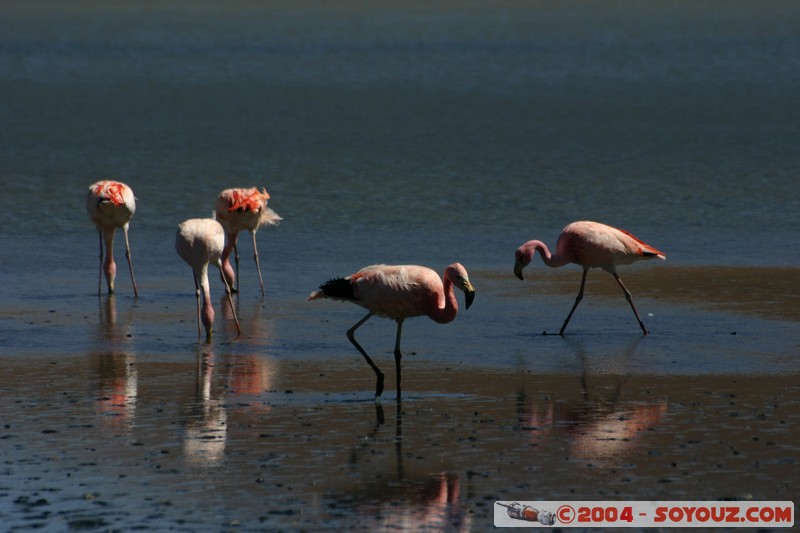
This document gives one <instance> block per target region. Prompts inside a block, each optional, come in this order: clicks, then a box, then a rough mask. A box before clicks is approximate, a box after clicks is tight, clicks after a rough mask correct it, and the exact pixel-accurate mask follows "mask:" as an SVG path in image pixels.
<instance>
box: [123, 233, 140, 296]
mask: <svg viewBox="0 0 800 533" xmlns="http://www.w3.org/2000/svg"><path fill="white" fill-rule="evenodd" d="M122 233H123V234H124V235H125V259H127V260H128V269H129V270H130V271H131V283H133V297H134V298H138V297H139V291H138V290H137V289H136V278H134V277H133V263H132V262H131V245H130V243H129V242H128V225H127V224H125V226H123V227H122Z"/></svg>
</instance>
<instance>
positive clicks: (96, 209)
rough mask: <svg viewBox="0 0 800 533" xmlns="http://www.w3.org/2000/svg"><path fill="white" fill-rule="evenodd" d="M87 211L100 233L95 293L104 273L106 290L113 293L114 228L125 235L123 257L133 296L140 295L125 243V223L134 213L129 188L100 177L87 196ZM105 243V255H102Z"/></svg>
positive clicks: (98, 291) (126, 237)
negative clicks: (127, 269) (128, 273)
mask: <svg viewBox="0 0 800 533" xmlns="http://www.w3.org/2000/svg"><path fill="white" fill-rule="evenodd" d="M86 212H87V213H89V218H91V219H92V222H94V224H95V226H97V232H98V234H99V235H100V272H99V273H98V275H97V295H98V296H100V293H101V289H100V287H101V285H102V277H103V273H105V275H106V283H107V284H108V293H109V294H114V279H115V278H116V276H117V265H116V263H115V262H114V234H115V233H116V231H117V228H121V229H122V233H123V234H124V235H125V258H126V259H127V260H128V268H129V269H130V271H131V283H133V295H134V297H138V296H139V291H138V290H137V289H136V279H135V278H134V277H133V264H132V263H131V247H130V244H129V242H128V226H129V225H130V221H131V219H132V218H133V214H134V213H135V212H136V198H134V196H133V191H132V190H131V188H130V187H128V186H127V185H125V184H124V183H121V182H119V181H110V180H102V181H98V182H96V183H93V184H92V185H91V186H90V187H89V192H88V194H87V195H86ZM103 244H105V248H106V250H105V257H104V256H103Z"/></svg>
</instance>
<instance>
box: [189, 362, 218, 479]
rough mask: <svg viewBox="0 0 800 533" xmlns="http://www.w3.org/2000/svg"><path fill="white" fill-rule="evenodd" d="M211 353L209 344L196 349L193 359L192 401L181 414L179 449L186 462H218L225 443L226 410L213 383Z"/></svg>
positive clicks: (215, 464) (214, 365)
mask: <svg viewBox="0 0 800 533" xmlns="http://www.w3.org/2000/svg"><path fill="white" fill-rule="evenodd" d="M215 358H216V357H215V355H214V352H213V350H212V349H211V347H210V346H206V347H204V348H202V349H200V350H198V353H197V357H196V360H195V361H196V362H195V381H194V401H193V402H191V403H190V404H189V412H187V413H186V415H185V416H184V417H183V418H184V419H185V420H186V429H185V432H184V436H183V452H184V457H185V458H186V461H187V462H189V463H190V464H194V465H198V466H205V467H213V466H219V465H221V464H222V462H223V459H224V458H225V447H226V446H227V442H228V423H227V422H228V412H227V409H226V407H225V401H224V397H223V394H222V390H223V388H222V387H219V386H217V387H215V386H214V377H215V370H216V363H215Z"/></svg>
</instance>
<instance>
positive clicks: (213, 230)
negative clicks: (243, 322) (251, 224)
mask: <svg viewBox="0 0 800 533" xmlns="http://www.w3.org/2000/svg"><path fill="white" fill-rule="evenodd" d="M224 246H225V230H224V229H222V226H221V225H220V223H219V222H217V221H216V220H214V219H211V218H193V219H189V220H186V221H185V222H182V223H181V224H180V225H178V232H177V234H176V235H175V250H176V251H177V252H178V255H179V256H181V258H182V259H183V260H184V261H186V263H188V264H189V266H190V267H192V271H193V272H194V286H195V289H196V291H195V295H196V297H197V334H198V335H200V321H201V319H202V322H203V326H205V329H206V342H210V341H211V333H212V326H213V324H214V306H213V305H212V304H211V289H210V288H209V284H208V264H209V263H213V264H215V265H216V266H217V268H219V270H220V274H221V273H222V261H221V259H220V256H221V255H222V249H223V247H224ZM222 281H223V283H225V293H226V294H227V296H228V303H230V306H231V311H232V312H233V319H234V321H235V322H236V330H237V331H238V332H239V333H241V332H242V330H241V328H240V327H239V319H238V318H237V317H236V310H235V309H234V307H233V299H232V298H231V288H230V287H229V286H228V282H227V281H225V278H224V277H223V278H222ZM201 290H202V293H203V311H202V316H201V312H200V293H201Z"/></svg>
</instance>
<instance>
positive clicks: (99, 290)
mask: <svg viewBox="0 0 800 533" xmlns="http://www.w3.org/2000/svg"><path fill="white" fill-rule="evenodd" d="M97 234H98V235H99V236H100V270H98V272H97V296H98V297H99V296H100V295H101V294H102V293H103V231H102V230H101V229H99V228H98V230H97Z"/></svg>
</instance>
